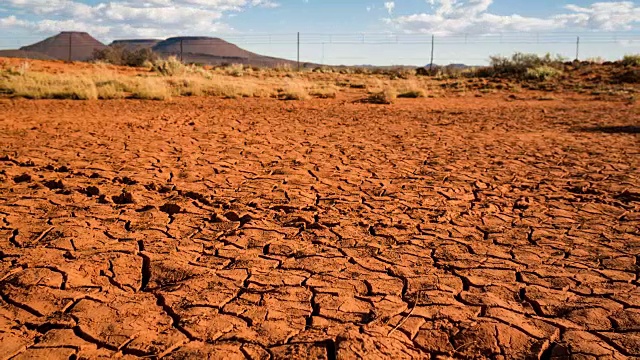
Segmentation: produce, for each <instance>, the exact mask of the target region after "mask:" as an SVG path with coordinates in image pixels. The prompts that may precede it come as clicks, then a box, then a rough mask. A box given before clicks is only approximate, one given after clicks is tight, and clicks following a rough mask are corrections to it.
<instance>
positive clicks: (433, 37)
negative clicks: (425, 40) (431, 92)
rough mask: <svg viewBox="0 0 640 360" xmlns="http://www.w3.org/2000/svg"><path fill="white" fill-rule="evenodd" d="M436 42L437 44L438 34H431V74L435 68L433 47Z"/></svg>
mask: <svg viewBox="0 0 640 360" xmlns="http://www.w3.org/2000/svg"><path fill="white" fill-rule="evenodd" d="M435 44H436V36H435V35H431V62H430V63H429V74H431V71H432V70H433V49H434V47H435Z"/></svg>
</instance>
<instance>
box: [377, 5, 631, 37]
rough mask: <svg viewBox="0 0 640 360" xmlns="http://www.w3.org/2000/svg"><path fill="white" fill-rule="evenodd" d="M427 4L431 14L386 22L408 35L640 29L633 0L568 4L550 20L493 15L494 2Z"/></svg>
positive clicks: (397, 18) (387, 20)
mask: <svg viewBox="0 0 640 360" xmlns="http://www.w3.org/2000/svg"><path fill="white" fill-rule="evenodd" d="M426 2H427V3H428V4H429V5H430V6H431V11H430V12H424V13H419V14H411V15H404V16H398V17H391V18H388V19H386V22H387V23H389V24H391V25H392V26H394V27H395V28H396V29H397V30H401V31H405V32H412V33H430V34H440V35H450V34H461V33H473V34H489V33H498V32H509V31H551V30H559V29H568V28H569V29H581V30H585V29H587V30H602V31H616V30H632V29H636V28H638V27H639V26H640V7H639V6H636V5H635V4H634V3H633V2H631V1H613V2H595V3H593V4H591V5H589V6H578V5H567V6H565V12H564V13H560V14H556V15H552V16H550V17H547V18H540V17H527V16H522V15H518V14H513V15H497V14H493V13H491V11H490V7H491V5H492V4H493V0H426Z"/></svg>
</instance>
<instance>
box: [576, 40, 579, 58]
mask: <svg viewBox="0 0 640 360" xmlns="http://www.w3.org/2000/svg"><path fill="white" fill-rule="evenodd" d="M578 59H580V36H578V38H577V39H576V60H578Z"/></svg>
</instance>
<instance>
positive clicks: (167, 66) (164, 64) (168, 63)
mask: <svg viewBox="0 0 640 360" xmlns="http://www.w3.org/2000/svg"><path fill="white" fill-rule="evenodd" d="M152 69H153V71H155V72H157V73H159V74H160V75H164V76H175V75H181V74H184V73H185V72H186V66H185V65H184V64H183V63H182V62H180V60H178V58H176V57H175V56H171V57H169V58H168V59H166V60H158V61H155V62H154V63H153V67H152Z"/></svg>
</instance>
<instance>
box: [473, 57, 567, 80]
mask: <svg viewBox="0 0 640 360" xmlns="http://www.w3.org/2000/svg"><path fill="white" fill-rule="evenodd" d="M564 60H565V59H564V58H562V57H561V56H556V57H552V56H551V54H546V55H545V56H542V57H541V56H538V55H536V54H524V53H515V54H513V55H512V56H511V57H510V58H507V57H503V56H492V57H491V58H490V66H489V67H485V68H481V69H479V70H477V71H476V76H480V77H490V76H495V77H510V78H522V77H526V76H527V73H528V71H529V70H530V69H536V68H541V67H543V66H544V67H548V68H560V66H561V65H562V63H563V62H564Z"/></svg>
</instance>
